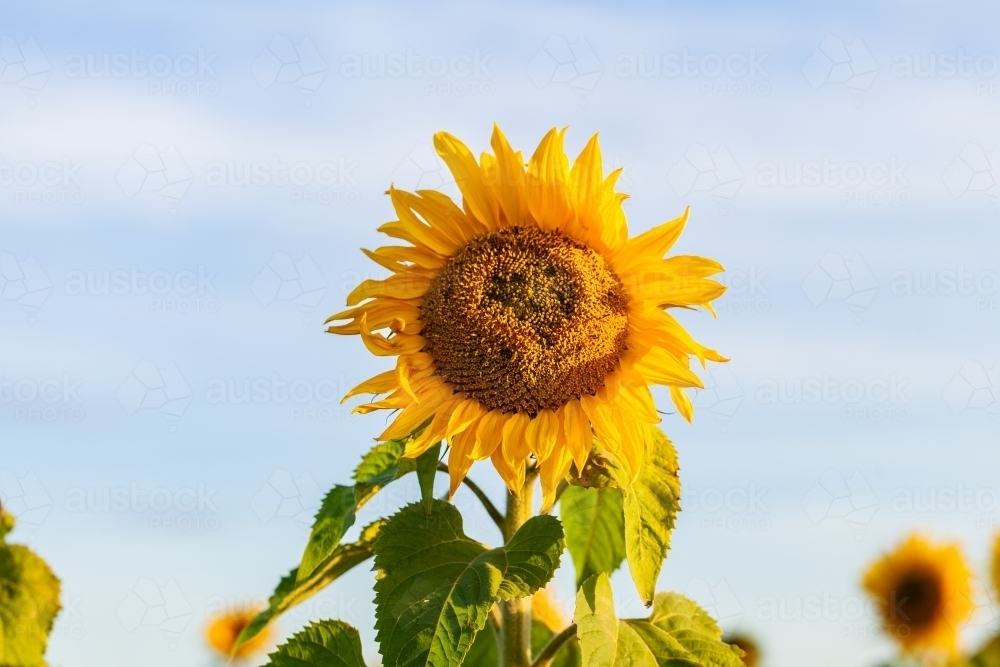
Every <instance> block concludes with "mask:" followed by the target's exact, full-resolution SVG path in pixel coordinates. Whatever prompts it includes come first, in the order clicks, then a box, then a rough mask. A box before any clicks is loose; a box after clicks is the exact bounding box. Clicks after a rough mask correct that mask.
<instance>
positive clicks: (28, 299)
mask: <svg viewBox="0 0 1000 667" xmlns="http://www.w3.org/2000/svg"><path fill="white" fill-rule="evenodd" d="M50 292H52V282H51V281H50V280H49V277H48V276H47V275H45V270H44V269H42V265H41V264H39V263H38V260H37V259H35V256H34V255H33V254H30V253H29V254H28V255H26V256H25V258H24V259H23V260H20V261H18V259H17V257H16V256H14V255H12V254H10V253H8V252H0V300H2V301H15V302H17V303H19V304H20V305H21V306H22V307H23V308H24V309H25V311H27V312H28V313H29V315H30V316H31V322H32V323H34V315H35V314H36V313H37V312H38V309H39V308H41V307H42V305H43V304H44V303H45V300H46V299H48V298H49V293H50Z"/></svg>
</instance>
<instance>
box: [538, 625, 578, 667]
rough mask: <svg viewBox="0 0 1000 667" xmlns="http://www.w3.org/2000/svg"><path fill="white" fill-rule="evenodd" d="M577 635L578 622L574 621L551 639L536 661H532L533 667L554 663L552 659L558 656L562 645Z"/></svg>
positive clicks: (545, 666) (547, 665)
mask: <svg viewBox="0 0 1000 667" xmlns="http://www.w3.org/2000/svg"><path fill="white" fill-rule="evenodd" d="M575 636H576V623H573V624H571V625H570V626H569V627H567V628H566V629H565V630H563V631H562V632H560V633H559V634H558V635H556V636H555V637H553V638H552V639H550V640H549V643H548V644H546V645H545V648H543V649H542V652H541V653H539V654H538V657H537V658H535V661H534V662H533V663H531V667H549V665H551V664H552V659H553V658H555V657H556V653H558V652H559V649H560V648H562V645H563V644H565V643H566V642H567V641H568V640H569V639H571V638H573V637H575Z"/></svg>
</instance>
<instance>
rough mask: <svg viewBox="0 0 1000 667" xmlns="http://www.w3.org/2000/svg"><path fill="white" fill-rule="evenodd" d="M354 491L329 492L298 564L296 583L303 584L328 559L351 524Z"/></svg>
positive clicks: (332, 490)
mask: <svg viewBox="0 0 1000 667" xmlns="http://www.w3.org/2000/svg"><path fill="white" fill-rule="evenodd" d="M354 494H355V488H354V487H350V486H340V485H337V486H335V487H333V488H332V489H330V492H329V493H327V494H326V498H324V499H323V504H322V505H321V506H320V508H319V512H317V513H316V520H315V521H314V522H313V527H312V532H311V533H310V534H309V542H308V543H307V544H306V551H305V553H304V554H303V555H302V562H301V563H300V564H299V574H298V581H305V580H306V579H308V578H309V577H310V576H312V574H313V573H314V572H316V570H317V569H319V568H320V567H322V565H323V563H324V561H325V560H326V559H327V558H330V557H331V556H332V555H333V553H334V551H336V549H337V546H338V545H339V544H340V540H341V539H342V538H343V537H344V533H346V532H347V529H348V528H350V527H351V526H353V525H354V518H355V514H354V512H355V509H356V508H357V503H356V501H355V500H354Z"/></svg>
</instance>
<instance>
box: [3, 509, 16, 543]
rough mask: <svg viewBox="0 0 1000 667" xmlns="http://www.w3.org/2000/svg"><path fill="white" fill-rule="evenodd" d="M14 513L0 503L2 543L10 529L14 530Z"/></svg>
mask: <svg viewBox="0 0 1000 667" xmlns="http://www.w3.org/2000/svg"><path fill="white" fill-rule="evenodd" d="M14 523H15V522H14V515H13V514H10V513H9V512H7V511H6V510H4V508H3V505H0V544H3V542H4V540H5V539H6V537H7V534H8V533H10V531H12V530H14Z"/></svg>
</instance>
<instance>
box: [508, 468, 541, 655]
mask: <svg viewBox="0 0 1000 667" xmlns="http://www.w3.org/2000/svg"><path fill="white" fill-rule="evenodd" d="M537 476H538V473H537V470H529V471H528V474H527V475H526V476H525V480H524V487H523V488H522V489H521V494H520V496H515V495H514V494H513V493H510V492H508V493H507V516H506V517H505V519H504V525H503V538H504V541H510V538H511V537H512V536H513V535H514V533H516V532H517V529H518V528H520V527H521V526H522V525H523V524H524V522H525V521H527V520H528V519H529V518H531V513H532V492H533V490H534V484H535V477H537ZM500 616H501V623H502V625H501V632H500V651H499V654H500V660H501V662H500V665H501V667H531V598H530V597H527V598H522V599H520V600H508V601H506V602H502V603H500Z"/></svg>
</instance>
